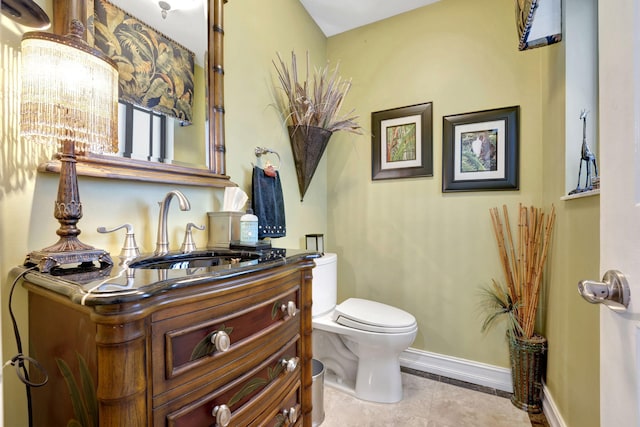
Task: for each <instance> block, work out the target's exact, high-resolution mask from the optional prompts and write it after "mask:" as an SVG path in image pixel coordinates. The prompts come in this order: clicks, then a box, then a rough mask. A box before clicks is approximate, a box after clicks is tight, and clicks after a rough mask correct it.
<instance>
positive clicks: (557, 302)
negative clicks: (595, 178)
mask: <svg viewBox="0 0 640 427" xmlns="http://www.w3.org/2000/svg"><path fill="white" fill-rule="evenodd" d="M566 46H567V44H565V43H560V44H558V45H554V46H552V47H549V48H546V49H544V53H543V55H542V62H541V73H542V75H543V79H542V82H543V84H542V93H543V96H542V107H543V113H542V122H541V123H542V128H543V138H542V145H543V151H544V155H543V164H542V175H543V180H544V184H543V194H544V204H545V205H546V206H549V205H551V204H552V203H553V204H554V205H555V206H556V209H557V220H556V224H557V226H556V232H555V236H554V246H553V250H552V252H551V254H550V258H549V263H548V266H549V267H548V269H547V271H548V273H549V274H548V275H547V277H546V280H545V281H546V283H547V289H548V292H547V293H546V295H545V298H544V300H545V305H544V312H543V316H542V318H543V323H544V325H542V326H541V328H542V330H543V331H544V334H545V335H546V337H547V339H548V340H549V353H548V361H547V378H546V384H547V387H548V388H549V390H550V392H551V395H552V397H553V399H554V401H555V403H556V405H557V406H558V409H559V411H560V413H561V415H562V417H563V420H564V422H565V423H566V425H567V426H569V427H573V426H580V427H583V426H584V427H597V426H599V425H600V397H599V390H600V387H599V383H600V375H599V372H600V357H599V355H600V347H599V345H600V342H599V338H598V336H599V332H598V331H599V329H600V324H599V307H597V306H594V305H591V304H588V303H587V302H586V301H584V300H583V299H582V298H581V297H580V296H579V295H578V292H577V283H578V281H579V280H582V279H585V278H591V277H596V278H597V277H599V263H600V259H599V245H600V239H599V230H600V224H599V221H600V213H599V208H600V205H599V202H600V200H599V199H600V198H599V196H595V197H588V198H583V199H575V200H567V201H560V200H559V199H560V197H562V196H563V195H564V194H566V191H565V189H566V186H565V179H564V177H565V174H564V165H565V160H566V159H565V156H566V154H565V151H566V150H565V144H564V142H565V135H567V134H570V133H571V132H567V131H566V127H567V125H566V124H565V123H564V121H562V120H558V119H557V118H558V117H563V115H564V112H565V110H566V109H567V107H566V103H567V99H566V98H569V97H571V96H573V92H572V91H571V90H565V88H566V87H567V86H566V82H565V80H568V79H570V77H569V76H568V75H567V76H566V78H565V75H566V74H567V73H566V68H565V58H566V55H565V49H566ZM565 93H566V96H565ZM579 97H584V93H581V94H579ZM574 104H575V102H574ZM594 113H595V114H597V112H594ZM567 120H568V119H567ZM573 120H574V121H575V120H576V118H575V115H574V117H573ZM575 160H577V155H576V154H575V153H574V154H573V155H572V156H571V157H569V158H568V161H569V162H572V161H575ZM571 178H572V181H571V183H572V184H573V187H575V184H576V181H574V179H575V178H576V177H575V176H573V177H571ZM577 390H580V392H579V393H577V392H576V391H577Z"/></svg>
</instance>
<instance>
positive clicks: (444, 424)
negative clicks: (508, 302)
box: [322, 372, 548, 427]
mask: <svg viewBox="0 0 640 427" xmlns="http://www.w3.org/2000/svg"><path fill="white" fill-rule="evenodd" d="M402 381H403V386H404V398H403V400H402V401H401V402H399V403H397V404H381V403H372V402H364V401H361V400H358V399H356V398H354V397H352V396H350V395H348V394H346V393H344V392H342V391H339V390H337V389H334V388H331V387H329V386H325V388H324V409H325V419H324V422H323V423H322V427H374V426H375V427H379V426H393V427H396V426H398V427H531V426H536V427H548V424H547V422H546V419H545V417H544V415H542V414H540V415H534V416H531V417H530V416H529V414H527V413H526V412H524V411H522V410H520V409H518V408H516V407H515V406H513V404H512V403H511V401H510V400H509V398H508V397H509V394H507V393H504V392H499V391H498V392H496V391H495V390H493V389H487V388H483V387H477V386H472V385H471V387H472V388H473V389H472V388H466V387H461V386H460V385H461V383H460V382H456V381H452V380H449V379H444V378H440V377H433V376H431V377H430V378H424V377H422V376H418V375H413V374H410V373H407V372H403V373H402ZM456 383H457V385H456ZM462 384H464V385H468V384H467V383H462ZM478 389H480V390H481V391H478Z"/></svg>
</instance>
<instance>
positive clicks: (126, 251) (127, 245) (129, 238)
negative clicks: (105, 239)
mask: <svg viewBox="0 0 640 427" xmlns="http://www.w3.org/2000/svg"><path fill="white" fill-rule="evenodd" d="M121 228H126V229H127V234H126V235H125V237H124V244H123V245H122V250H121V251H120V258H135V257H137V256H138V255H140V249H138V245H137V244H136V236H135V234H134V233H133V226H132V225H131V224H122V225H120V226H118V227H115V228H111V229H107V228H106V227H98V229H97V231H98V233H103V234H104V233H112V232H114V231H117V230H120V229H121Z"/></svg>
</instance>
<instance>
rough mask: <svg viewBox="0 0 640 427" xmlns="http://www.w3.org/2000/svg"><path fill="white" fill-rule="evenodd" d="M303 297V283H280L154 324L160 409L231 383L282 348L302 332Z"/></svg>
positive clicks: (155, 383) (155, 378) (156, 401)
mask: <svg viewBox="0 0 640 427" xmlns="http://www.w3.org/2000/svg"><path fill="white" fill-rule="evenodd" d="M256 296H257V297H258V298H259V302H257V303H256V300H257V299H256ZM299 301H300V296H299V287H297V286H296V287H294V288H293V289H292V288H291V286H289V287H287V288H284V289H282V288H280V287H274V288H270V289H266V290H263V292H261V293H260V294H259V295H250V296H247V297H245V298H240V299H232V300H229V301H218V300H217V301H216V304H215V305H212V306H209V307H207V308H205V309H201V310H198V311H192V312H190V313H189V314H185V315H181V316H177V317H173V318H169V319H165V320H162V321H158V322H155V323H153V324H152V334H153V337H154V339H153V340H152V347H153V351H152V353H151V354H152V366H153V395H154V407H155V406H158V405H161V404H163V403H165V402H167V401H168V400H170V399H173V398H175V397H177V396H180V395H181V394H183V393H186V392H190V391H192V390H194V389H196V388H200V387H201V386H203V385H205V384H211V383H214V384H215V383H219V384H222V383H223V382H224V381H229V380H231V379H233V378H234V377H236V376H238V375H240V374H242V373H243V372H245V371H246V370H248V369H251V368H252V367H254V366H256V365H257V364H258V363H260V362H261V361H262V360H264V356H263V357H261V356H260V355H261V354H262V355H269V354H272V353H273V352H274V351H277V349H278V348H280V346H282V345H284V344H285V343H286V342H288V341H289V340H290V339H291V338H292V337H294V336H296V334H298V333H299V331H300V319H299V316H297V313H298V309H297V307H299V303H300V302H299ZM283 307H284V309H283ZM189 309H190V308H189V307H188V306H187V307H185V310H187V311H189ZM225 334H226V335H225ZM220 335H222V339H221V340H219V341H217V342H216V337H220ZM216 344H217V345H218V346H220V347H222V348H224V347H225V346H226V345H228V349H227V350H226V351H222V349H218V348H216ZM163 394H164V395H163Z"/></svg>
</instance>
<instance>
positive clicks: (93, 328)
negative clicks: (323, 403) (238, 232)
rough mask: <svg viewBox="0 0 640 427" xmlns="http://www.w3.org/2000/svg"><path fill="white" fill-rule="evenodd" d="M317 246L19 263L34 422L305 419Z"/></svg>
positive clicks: (116, 426) (302, 422)
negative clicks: (56, 264)
mask: <svg viewBox="0 0 640 427" xmlns="http://www.w3.org/2000/svg"><path fill="white" fill-rule="evenodd" d="M317 256H319V254H318V253H315V252H308V251H302V250H284V249H269V250H265V251H261V252H238V251H230V250H220V251H218V250H216V251H215V252H214V251H204V252H199V253H195V254H189V255H188V256H186V255H183V254H173V255H172V254H169V255H168V256H164V257H163V258H162V260H158V259H154V258H142V259H141V261H137V262H130V263H127V262H125V263H121V265H119V266H112V267H107V268H98V267H97V266H94V267H93V268H89V269H88V270H87V269H85V271H79V270H76V271H74V270H72V271H65V272H60V271H55V269H54V270H52V271H51V272H50V273H47V274H43V273H40V272H38V271H37V270H32V271H29V272H26V273H25V274H24V281H23V282H22V284H23V286H24V288H26V289H27V291H28V298H29V301H28V303H29V346H30V356H31V357H32V358H34V359H36V360H37V361H38V362H39V363H40V364H41V365H42V366H43V367H44V368H45V369H46V371H47V372H48V376H49V380H48V383H47V384H46V385H44V386H42V387H39V388H34V389H32V397H33V416H34V425H35V426H52V425H56V426H63V425H69V424H68V423H69V422H70V421H71V420H77V421H78V422H80V423H81V425H83V426H113V427H122V426H127V427H134V426H175V427H178V426H189V427H196V426H243V427H244V426H311V424H312V422H311V409H312V408H311V401H312V400H311V387H312V367H311V366H312V365H311V364H312V347H311V331H312V325H311V279H312V270H311V269H312V268H313V267H314V261H313V259H314V258H315V257H317ZM102 267H104V266H102ZM24 270H25V268H24V267H19V268H16V269H14V271H13V272H12V275H17V274H20V273H23V272H24Z"/></svg>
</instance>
